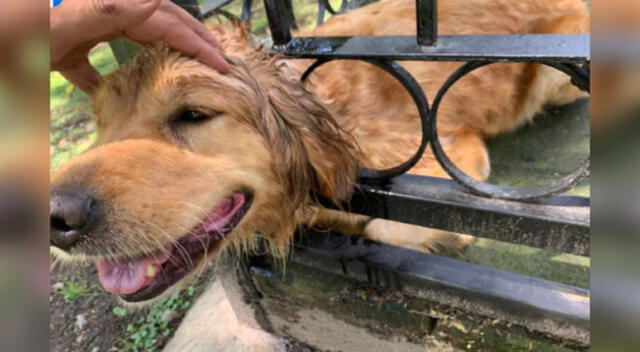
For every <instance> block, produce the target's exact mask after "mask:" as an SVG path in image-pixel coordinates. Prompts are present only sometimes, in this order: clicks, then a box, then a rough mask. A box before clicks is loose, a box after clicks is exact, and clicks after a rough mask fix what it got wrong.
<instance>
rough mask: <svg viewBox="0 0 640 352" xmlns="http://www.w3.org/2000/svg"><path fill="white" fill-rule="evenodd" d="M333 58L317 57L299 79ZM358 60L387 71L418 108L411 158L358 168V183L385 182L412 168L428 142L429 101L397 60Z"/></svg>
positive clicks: (303, 79)
mask: <svg viewBox="0 0 640 352" xmlns="http://www.w3.org/2000/svg"><path fill="white" fill-rule="evenodd" d="M333 60H334V59H319V60H317V61H316V62H314V63H313V64H312V65H311V66H309V68H307V70H306V71H305V72H304V73H303V74H302V77H301V78H300V80H301V81H302V82H305V81H306V80H307V78H308V77H309V75H310V74H311V73H312V72H313V71H314V70H315V69H317V68H318V67H320V66H322V65H324V64H326V63H327V62H330V61H333ZM360 61H364V62H368V63H370V64H372V65H375V66H377V67H379V68H381V69H383V70H384V71H385V72H387V73H389V74H390V75H391V76H393V77H394V78H395V79H396V80H397V81H398V82H400V84H402V86H403V87H404V88H405V89H406V90H407V91H408V92H409V95H411V98H412V99H413V101H414V103H415V104H416V106H417V108H418V114H419V117H420V123H421V127H422V138H421V140H420V146H419V147H418V150H417V151H416V152H415V153H414V154H413V156H412V157H411V158H409V159H408V160H407V161H405V162H404V163H402V164H400V165H397V166H395V167H392V168H389V169H385V170H375V169H367V168H361V169H359V170H358V182H360V183H380V182H387V181H388V180H389V179H390V178H392V177H395V176H399V175H402V174H405V173H406V172H407V171H409V170H410V169H411V168H413V167H414V166H415V165H416V164H417V163H418V162H419V161H420V159H421V158H422V155H423V154H424V151H425V149H426V147H427V144H429V138H430V137H429V136H430V133H429V131H428V128H429V126H430V125H431V124H430V123H429V119H430V114H429V103H428V101H427V97H426V96H425V94H424V91H423V90H422V87H420V85H419V84H418V82H417V81H416V80H415V79H414V78H413V76H411V74H410V73H409V72H408V71H407V70H405V69H404V68H403V67H402V66H400V65H399V64H398V63H397V62H395V61H391V60H379V61H378V60H365V59H361V60H360Z"/></svg>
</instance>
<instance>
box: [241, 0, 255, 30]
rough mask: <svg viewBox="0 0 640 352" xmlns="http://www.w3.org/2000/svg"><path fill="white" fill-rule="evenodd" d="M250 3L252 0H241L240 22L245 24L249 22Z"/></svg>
mask: <svg viewBox="0 0 640 352" xmlns="http://www.w3.org/2000/svg"><path fill="white" fill-rule="evenodd" d="M251 5H253V0H244V1H243V2H242V16H241V17H240V18H241V19H242V22H244V23H246V24H251Z"/></svg>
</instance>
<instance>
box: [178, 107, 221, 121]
mask: <svg viewBox="0 0 640 352" xmlns="http://www.w3.org/2000/svg"><path fill="white" fill-rule="evenodd" d="M216 115H217V114H205V113H203V112H200V111H197V110H182V111H181V112H179V113H178V114H177V116H176V117H175V119H174V122H177V123H201V122H205V121H207V120H209V119H212V118H213V117H214V116H216Z"/></svg>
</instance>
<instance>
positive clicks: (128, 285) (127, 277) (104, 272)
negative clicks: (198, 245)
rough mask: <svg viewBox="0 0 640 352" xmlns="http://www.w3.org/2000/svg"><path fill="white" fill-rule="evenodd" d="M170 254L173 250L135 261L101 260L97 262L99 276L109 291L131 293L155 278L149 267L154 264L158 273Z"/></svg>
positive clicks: (103, 285)
mask: <svg viewBox="0 0 640 352" xmlns="http://www.w3.org/2000/svg"><path fill="white" fill-rule="evenodd" d="M170 255H171V251H169V250H165V251H162V252H158V253H156V254H155V255H152V256H149V257H148V258H145V259H141V260H139V261H135V262H134V261H122V262H118V261H108V260H99V261H98V262H97V267H98V278H99V279H100V283H101V284H102V287H104V289H105V290H107V291H108V292H111V293H115V294H125V295H126V294H131V293H134V292H137V291H138V290H140V289H141V288H142V287H143V286H144V285H146V284H147V283H149V281H150V280H152V279H153V277H149V270H148V267H149V266H153V267H154V272H155V275H157V272H158V267H159V265H161V264H162V263H164V262H166V261H167V260H168V259H169V257H170ZM155 275H154V276H155Z"/></svg>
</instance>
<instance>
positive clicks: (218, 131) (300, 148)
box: [51, 0, 588, 302]
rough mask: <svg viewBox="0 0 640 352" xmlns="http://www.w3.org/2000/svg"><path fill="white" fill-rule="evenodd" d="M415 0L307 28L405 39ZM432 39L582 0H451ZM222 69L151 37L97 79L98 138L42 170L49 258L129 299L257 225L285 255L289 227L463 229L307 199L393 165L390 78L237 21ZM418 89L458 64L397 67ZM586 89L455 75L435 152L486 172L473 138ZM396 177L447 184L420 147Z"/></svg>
mask: <svg viewBox="0 0 640 352" xmlns="http://www.w3.org/2000/svg"><path fill="white" fill-rule="evenodd" d="M414 3H415V2H414V1H413V0H397V1H384V2H380V3H376V4H373V5H369V6H367V7H364V8H362V9H359V10H355V11H353V12H350V13H348V14H345V15H339V16H336V17H334V18H333V19H331V20H330V21H328V22H327V23H326V24H325V25H323V26H321V27H319V28H317V29H315V30H313V31H311V32H310V33H307V34H308V35H314V36H325V35H326V36H352V35H412V34H415V9H414ZM438 17H439V21H440V22H439V30H440V33H441V34H509V33H581V32H586V31H588V15H587V12H586V9H585V5H584V4H583V3H582V2H581V1H579V0H560V1H559V0H544V1H521V0H492V1H486V0H448V1H442V2H441V3H440V8H439V15H438ZM212 30H213V31H215V32H216V35H217V37H218V38H220V40H221V41H222V43H223V46H224V48H225V52H226V55H227V60H228V61H229V63H230V66H231V72H230V73H229V74H226V75H222V74H219V73H218V72H216V71H214V70H212V69H210V68H208V67H206V66H204V65H202V64H200V63H198V62H197V61H194V60H192V59H189V58H187V57H183V56H181V55H180V54H179V53H177V52H174V51H171V50H169V49H167V48H166V47H163V46H157V47H154V48H152V49H150V50H148V51H147V52H146V53H145V54H143V55H140V56H139V57H137V58H136V59H135V60H133V62H131V63H129V64H127V65H124V66H123V67H121V68H120V69H119V70H118V71H116V72H115V73H112V74H110V75H108V76H105V77H104V78H103V80H102V82H101V86H100V87H99V89H97V91H96V92H95V93H94V95H93V96H92V99H93V109H94V115H95V118H96V126H97V130H98V138H97V141H96V143H95V145H94V146H93V147H92V148H91V149H90V150H89V151H87V152H85V153H84V154H82V155H80V156H79V157H77V158H75V159H74V160H72V161H70V162H69V163H67V164H66V165H64V167H62V169H61V170H59V172H57V173H56V175H55V176H54V177H53V181H52V193H51V227H52V229H51V240H52V244H53V246H54V247H55V248H56V252H58V253H59V255H60V256H61V257H64V258H71V259H75V260H87V261H95V262H96V263H97V266H98V271H99V276H100V281H101V283H102V285H103V287H104V288H105V289H106V290H107V291H109V292H112V293H114V294H118V295H120V296H121V297H122V298H123V299H124V300H126V301H129V302H138V301H146V300H150V299H153V298H155V297H157V296H159V295H161V294H162V293H163V292H167V291H168V289H169V288H170V287H173V286H175V285H177V284H178V283H179V282H181V281H182V280H184V279H185V278H186V277H189V276H190V275H192V274H193V273H194V272H196V271H197V270H196V269H197V268H198V267H199V266H201V265H202V264H203V263H206V262H207V261H208V260H210V259H211V258H212V257H214V256H216V255H217V254H218V253H219V252H220V251H221V250H222V249H224V248H235V249H238V250H245V251H250V250H251V249H252V248H253V247H254V246H255V244H256V239H257V238H258V234H260V236H261V237H262V238H264V239H265V240H266V241H267V243H268V244H269V248H270V250H271V252H272V254H273V255H274V256H276V257H279V258H282V257H284V256H285V255H286V253H287V251H288V250H289V244H290V241H291V239H292V236H293V234H294V232H295V230H296V229H297V228H299V227H300V226H301V225H312V226H317V227H322V228H334V229H337V230H340V231H342V232H346V233H351V234H359V235H364V236H367V237H368V238H372V239H376V240H382V241H386V242H390V243H393V244H397V245H402V246H407V247H410V248H416V249H421V250H426V251H434V250H438V249H457V248H461V247H463V246H464V245H465V244H466V243H467V241H468V239H469V237H467V236H458V235H454V234H448V233H444V232H439V231H436V230H432V229H426V228H422V227H418V226H412V225H406V224H400V223H395V222H391V221H385V220H381V219H370V218H368V217H365V216H359V215H353V214H349V213H346V212H338V211H335V210H327V209H324V208H322V207H320V206H319V205H318V204H317V203H316V201H315V200H314V198H313V197H312V196H311V194H320V195H322V196H323V197H325V198H327V199H329V200H332V201H333V202H335V203H337V204H340V203H342V202H344V201H346V200H348V199H349V197H350V195H351V194H352V192H353V191H354V188H355V177H356V170H357V169H358V168H360V167H369V168H377V169H380V168H385V167H390V166H394V165H397V164H399V163H401V162H402V161H404V160H405V159H407V157H408V156H409V155H410V154H411V153H412V152H413V151H415V150H416V149H417V147H418V145H419V141H420V137H421V136H420V127H419V119H418V112H417V109H416V107H415V105H414V103H413V101H412V100H411V98H410V96H409V95H408V94H407V92H406V91H405V90H404V89H403V88H402V86H401V85H400V84H399V83H398V82H397V81H395V80H394V78H392V77H391V76H389V75H388V74H386V73H385V72H383V71H382V70H380V69H377V68H375V67H374V66H372V65H370V64H367V63H364V62H357V61H338V62H334V63H331V64H329V65H325V66H323V67H322V68H320V69H318V70H317V71H316V72H315V73H314V74H313V75H312V76H311V78H310V79H309V81H308V82H307V83H306V84H303V83H301V82H300V75H301V74H302V72H304V70H305V69H306V68H307V67H308V66H309V65H310V64H311V63H312V62H310V61H308V60H290V59H287V58H285V57H282V56H270V55H268V54H267V53H266V51H265V50H264V49H263V48H260V47H258V48H256V47H254V46H253V45H251V40H250V38H249V36H248V34H247V32H246V30H244V29H243V28H241V27H234V26H223V25H219V26H214V27H213V28H212ZM402 65H403V66H404V67H405V68H406V69H407V70H408V71H409V72H410V73H411V74H412V75H413V76H414V77H415V79H416V80H417V81H418V82H419V84H420V85H421V86H422V88H423V89H424V91H425V92H426V94H427V96H428V97H433V96H435V93H436V91H437V89H438V88H439V87H440V86H441V84H442V83H443V82H444V80H446V78H447V77H448V76H449V75H450V74H451V73H452V72H453V71H454V70H455V69H456V68H457V67H459V65H461V64H460V63H455V62H403V63H402ZM581 96H583V93H582V92H580V91H579V90H578V89H576V88H574V87H573V86H572V84H571V82H570V79H569V77H568V76H566V75H565V74H563V73H561V72H559V71H555V70H554V69H552V68H548V67H543V66H541V65H536V64H500V65H489V66H486V67H483V68H482V69H479V70H476V71H474V72H473V73H471V74H469V75H468V76H467V77H465V78H464V79H463V80H461V81H460V82H459V83H458V84H456V85H455V86H454V87H453V88H452V89H451V90H450V91H449V92H448V93H447V97H446V98H445V100H443V102H442V105H441V106H440V110H439V118H438V121H439V122H438V133H439V136H440V140H441V142H442V144H443V147H444V150H445V151H446V153H447V155H448V156H449V158H450V159H452V160H453V162H455V163H456V165H457V166H458V167H459V168H460V169H462V170H463V171H464V172H466V173H467V174H468V175H470V176H471V177H474V178H476V179H480V180H483V179H486V178H487V177H488V175H489V172H490V167H489V156H488V153H487V149H486V147H485V142H484V141H485V140H486V139H487V138H489V137H492V136H495V135H498V134H501V133H506V132H509V131H512V130H514V129H515V128H517V127H518V126H520V125H522V124H523V123H525V122H526V121H529V120H531V118H532V117H533V116H534V115H535V114H536V113H537V112H539V111H540V110H541V109H542V108H543V107H544V106H545V105H547V104H564V103H568V102H571V101H573V100H575V99H577V98H579V97H581ZM411 173H415V174H419V175H430V176H438V177H447V174H446V173H445V172H444V171H443V170H442V169H441V168H440V167H439V166H438V163H437V162H436V161H435V159H434V157H433V155H432V154H431V153H430V152H427V153H425V155H424V157H423V158H422V160H421V161H420V162H419V163H418V164H417V165H416V166H415V167H414V168H413V169H412V170H411Z"/></svg>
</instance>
